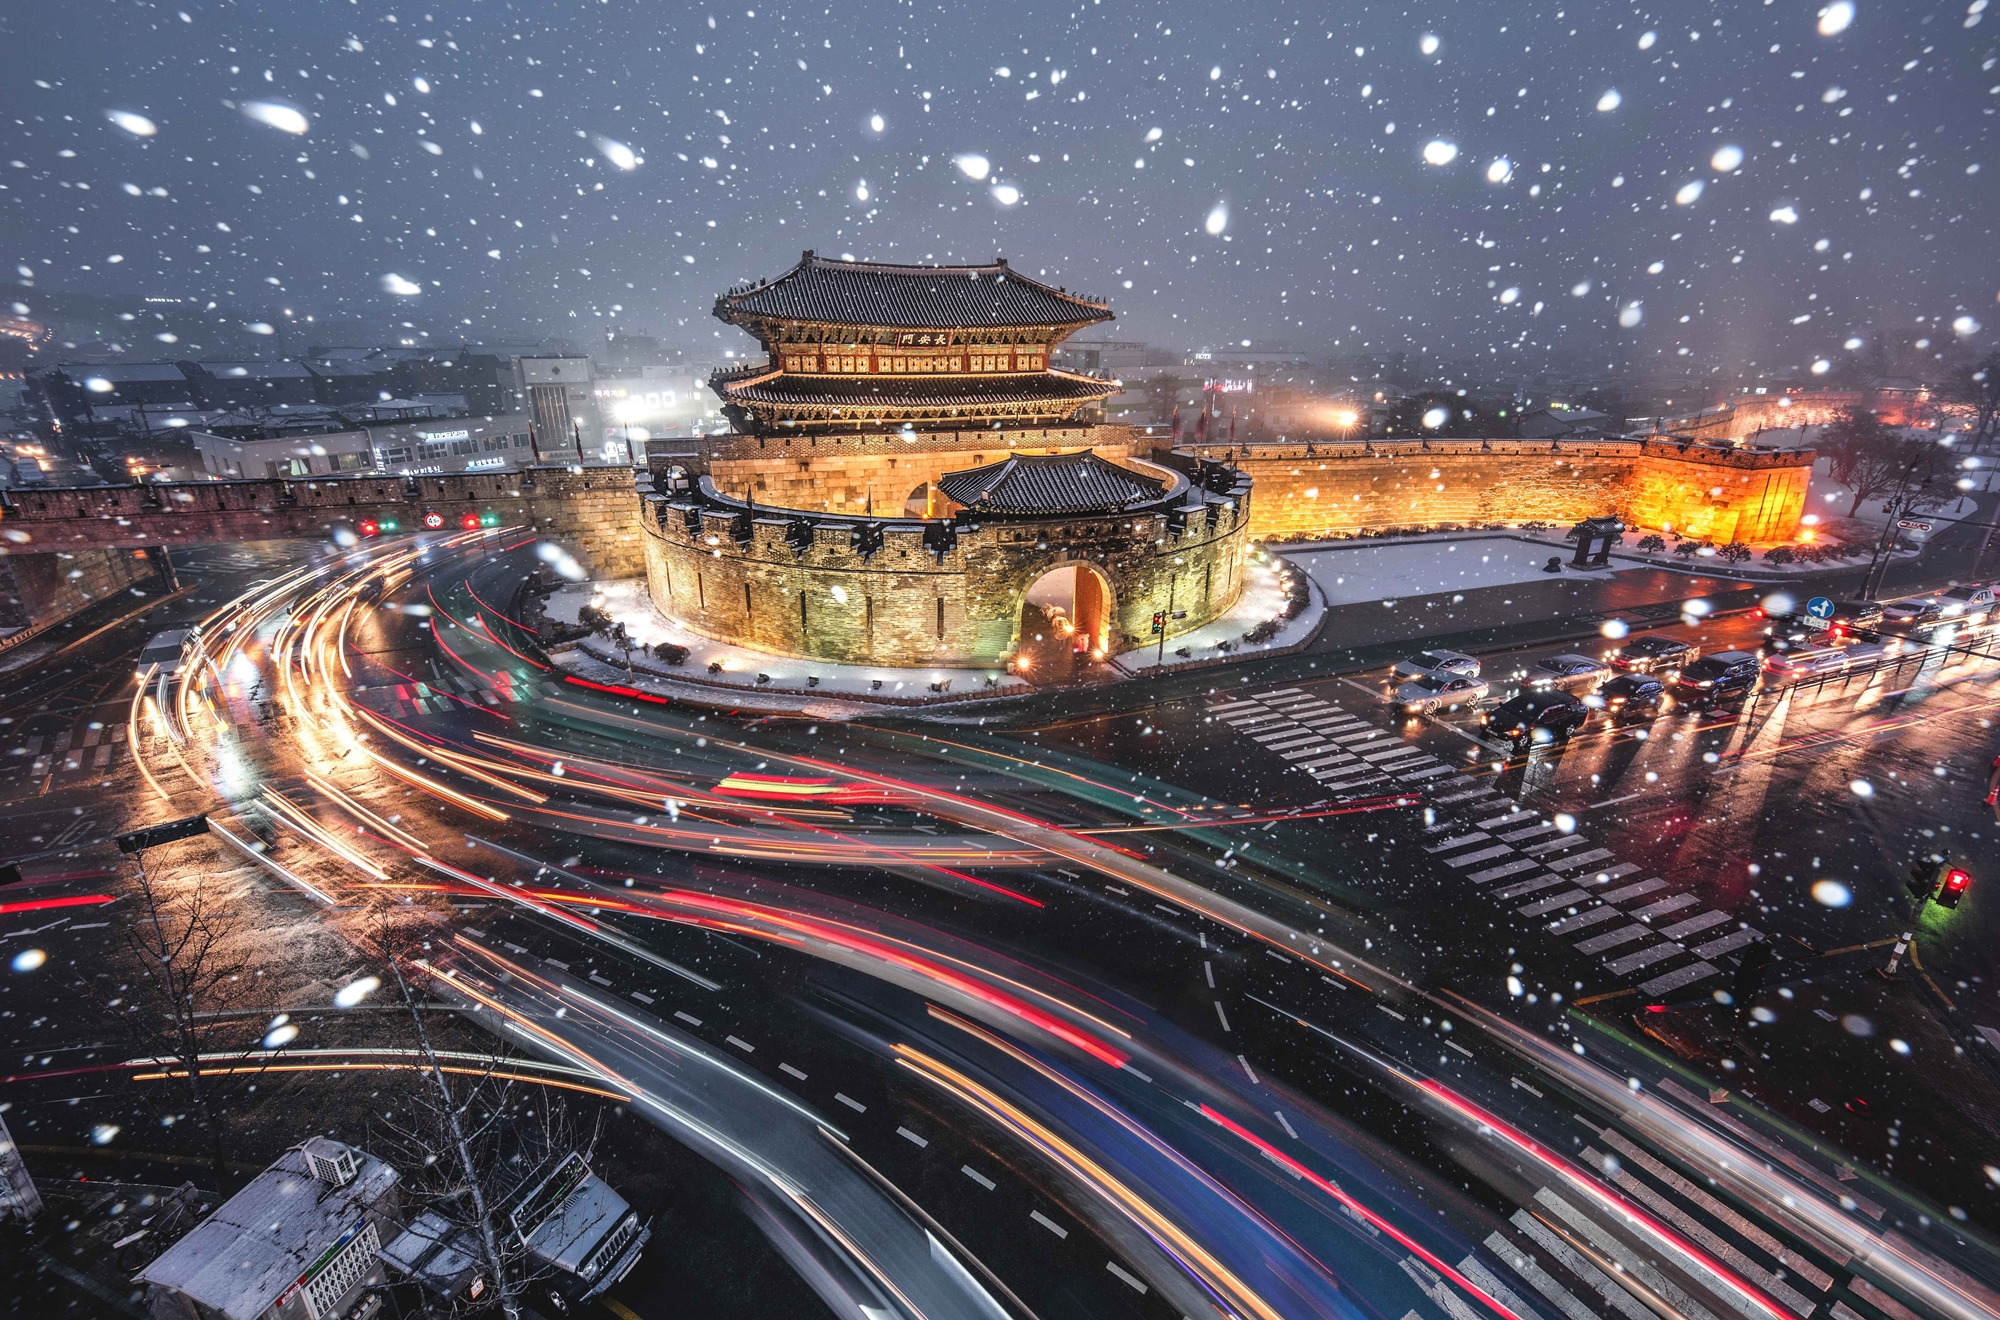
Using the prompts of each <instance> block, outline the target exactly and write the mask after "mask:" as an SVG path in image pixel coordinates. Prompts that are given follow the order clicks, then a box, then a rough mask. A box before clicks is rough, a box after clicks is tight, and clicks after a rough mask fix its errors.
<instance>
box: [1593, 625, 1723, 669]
mask: <svg viewBox="0 0 2000 1320" xmlns="http://www.w3.org/2000/svg"><path fill="white" fill-rule="evenodd" d="M1606 659H1608V660H1609V661H1610V662H1611V667H1612V668H1613V669H1617V670H1621V671H1623V672H1625V673H1628V674H1652V673H1658V672H1660V671H1662V670H1672V669H1681V668H1684V667H1685V666H1687V665H1691V664H1693V663H1694V662H1695V661H1697V660H1699V659H1701V648H1700V647H1699V646H1696V645H1694V644H1693V643H1692V642H1683V641H1681V640H1680V639H1679V638H1675V637H1665V636H1662V635H1660V634H1658V633H1654V634H1653V635H1652V636H1650V637H1639V638H1635V639H1634V640H1632V641H1630V642H1627V643H1626V644H1625V645H1623V646H1621V647H1619V648H1618V649H1617V650H1615V651H1613V652H1612V653H1611V654H1610V655H1609V656H1607V657H1606Z"/></svg>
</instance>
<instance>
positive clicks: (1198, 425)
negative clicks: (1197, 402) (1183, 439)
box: [1194, 408, 1208, 441]
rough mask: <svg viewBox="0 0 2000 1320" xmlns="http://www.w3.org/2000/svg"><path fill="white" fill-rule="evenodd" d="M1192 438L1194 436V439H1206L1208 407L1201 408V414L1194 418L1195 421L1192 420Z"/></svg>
mask: <svg viewBox="0 0 2000 1320" xmlns="http://www.w3.org/2000/svg"><path fill="white" fill-rule="evenodd" d="M1194 438H1195V440H1196V441H1202V440H1206V439H1208V409H1207V408H1203V409H1202V410H1201V416H1199V417H1197V418H1195V421H1194Z"/></svg>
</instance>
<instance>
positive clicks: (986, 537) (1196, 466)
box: [644, 252, 1250, 667]
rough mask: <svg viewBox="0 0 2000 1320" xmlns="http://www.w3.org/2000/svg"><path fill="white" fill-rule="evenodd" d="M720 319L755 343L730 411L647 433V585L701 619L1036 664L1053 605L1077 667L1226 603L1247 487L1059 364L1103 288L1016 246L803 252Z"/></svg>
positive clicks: (718, 625)
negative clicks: (889, 261) (957, 261)
mask: <svg viewBox="0 0 2000 1320" xmlns="http://www.w3.org/2000/svg"><path fill="white" fill-rule="evenodd" d="M715 315H716V316H717V317H718V318H719V319H720V320H722V321H725V322H727V323H728V324H730V325H735V326H739V327H741V328H742V329H744V330H746V331H747V332H749V333H750V334H751V335H752V336H754V337H755V338H756V340H757V341H758V343H759V345H760V346H761V347H762V349H763V350H764V354H763V357H762V359H761V360H758V359H757V357H756V355H754V354H753V355H751V358H752V360H751V361H749V362H748V363H746V364H745V365H743V366H740V367H736V368H734V369H731V370H724V371H718V372H717V373H716V374H715V375H713V376H712V377H711V378H710V382H709V383H710V387H711V388H712V389H713V390H714V392H715V393H716V395H717V396H719V397H720V398H721V400H722V408H723V412H724V414H725V415H726V416H727V417H728V418H729V420H730V423H731V426H732V429H731V430H730V431H729V432H728V433H727V434H724V435H715V436H704V437H699V438H697V439H695V440H693V441H692V442H690V443H687V444H681V443H671V444H666V445H661V444H657V443H655V444H653V445H649V446H648V449H649V451H650V457H649V465H651V466H652V467H653V469H654V472H653V476H654V484H653V487H652V492H651V493H649V494H648V495H647V496H646V500H647V509H648V514H649V516H648V517H647V518H646V519H645V520H644V526H645V531H646V552H647V570H648V572H647V576H648V583H649V587H650V591H651V594H652V597H653V600H654V602H655V604H656V605H657V606H658V607H659V609H660V610H661V611H662V612H663V613H665V614H666V615H667V616H668V617H670V618H673V619H675V620H678V621H679V622H680V623H682V624H683V625H684V626H686V627H687V628H688V629H690V630H691V631H694V632H697V633H700V634H703V635H705V636H710V637H717V638H724V639H728V640H730V641H735V642H739V643H742V644H745V645H749V646H754V647H757V648H759V649H763V650H769V651H775V652H780V653H784V654H791V655H801V656H812V657H821V658H825V659H829V660H838V661H851V662H857V663H875V664H887V665H905V666H917V665H931V664H950V665H962V664H972V665H999V664H1001V663H1003V662H1014V663H1015V664H1016V666H1017V667H1022V665H1023V663H1024V662H1028V663H1032V661H1029V660H1028V657H1027V656H1026V655H1025V653H1024V645H1029V646H1031V645H1032V644H1033V643H1034V639H1035V634H1036V630H1037V628H1040V631H1041V634H1042V639H1043V640H1044V641H1046V640H1047V638H1048V636H1049V631H1050V627H1054V626H1057V625H1058V624H1059V625H1060V631H1061V633H1062V636H1063V637H1064V638H1065V656H1064V661H1065V663H1071V664H1074V663H1086V664H1087V663H1090V662H1093V661H1096V660H1101V659H1103V658H1105V657H1106V656H1107V655H1109V654H1111V653H1113V652H1117V651H1123V650H1128V649H1131V648H1133V647H1136V646H1139V645H1145V644H1151V643H1152V642H1154V641H1155V640H1157V634H1155V633H1154V632H1153V628H1154V626H1155V620H1156V618H1157V619H1159V620H1161V621H1162V622H1161V626H1162V627H1164V628H1165V629H1166V630H1167V632H1168V633H1170V634H1174V633H1180V632H1183V631H1185V630H1188V629H1192V628H1196V627H1199V626H1201V625H1202V624H1203V623H1206V622H1207V621H1209V620H1210V619H1212V618H1214V617H1215V616H1217V615H1218V614H1220V613H1222V612H1223V611H1225V610H1227V609H1228V608H1229V606H1230V605H1232V604H1233V603H1234V602H1235V600H1236V598H1237V595H1238V593H1239V591H1240V588H1241V581H1242V571H1243V564H1244V558H1245V555H1246V553H1247V549H1246V545H1245V541H1246V535H1247V529H1248V525H1249V500H1250V488H1249V483H1248V482H1247V481H1246V480H1243V479H1242V477H1241V475H1240V474H1239V473H1237V472H1236V471H1235V470H1234V469H1233V468H1231V467H1229V466H1228V465H1227V464H1224V463H1214V462H1204V461H1201V460H1196V459H1192V458H1188V457H1185V456H1180V455H1174V454H1169V453H1165V452H1155V451H1154V450H1153V448H1152V442H1151V441H1150V440H1149V439H1148V438H1147V437H1146V436H1144V435H1143V434H1142V433H1140V432H1138V431H1136V430H1134V429H1133V428H1131V427H1125V426H1107V425H1103V424H1100V423H1096V422H1093V421H1090V420H1086V419H1084V418H1083V417H1082V416H1081V414H1083V413H1084V412H1085V411H1086V410H1087V409H1090V408H1092V407H1093V406H1094V405H1096V404H1098V403H1100V402H1101V401H1102V400H1104V399H1105V398H1107V397H1109V396H1111V395H1113V394H1115V393H1117V392H1118V388H1119V386H1118V384H1117V382H1115V381H1107V380H1103V379H1099V378H1097V377H1094V376H1087V375H1081V374H1078V373H1075V372H1070V371H1063V370H1059V369H1057V368H1055V367H1054V366H1052V365H1051V359H1052V356H1053V355H1054V354H1055V352H1056V351H1057V350H1058V349H1059V348H1060V346H1061V345H1062V343H1063V341H1064V340H1065V339H1066V338H1068V337H1069V336H1070V335H1071V334H1073V333H1074V332H1076V331H1077V330H1079V329H1082V328H1083V327H1086V326H1090V325H1095V324H1098V323H1100V322H1104V321H1108V320H1110V319H1111V311H1110V308H1109V307H1108V306H1107V305H1106V304H1105V303H1103V302H1101V301H1097V300H1094V299H1089V298H1084V297H1081V296H1079V295H1075V294H1071V293H1069V292H1068V291H1067V290H1064V289H1060V288H1052V287H1050V286H1048V285H1046V284H1043V283H1041V282H1039V281H1037V280H1034V279H1031V278H1029V277H1027V276H1024V275H1021V274H1020V273H1018V272H1016V271H1015V270H1013V269H1011V268H1010V267H1009V266H1008V264H1007V263H1006V262H1005V261H1004V260H997V261H995V262H993V263H992V264H990V265H984V266H901V265H878V264H873V263H866V262H850V261H832V260H827V259H824V258H820V257H817V256H815V255H814V254H813V253H811V252H807V253H806V254H805V256H804V257H803V258H802V259H801V260H800V262H799V264H798V265H797V266H795V267H794V268H793V269H791V270H790V271H788V272H786V273H785V274H784V275H781V276H779V277H778V278H776V279H774V280H769V281H764V282H761V283H759V284H756V285H754V286H750V287H747V288H741V289H736V290H733V291H731V292H730V293H728V294H725V295H724V296H723V297H721V298H719V299H718V300H717V301H716V305H715ZM1024 625H1026V626H1025V627H1024ZM1024 633H1025V643H1024Z"/></svg>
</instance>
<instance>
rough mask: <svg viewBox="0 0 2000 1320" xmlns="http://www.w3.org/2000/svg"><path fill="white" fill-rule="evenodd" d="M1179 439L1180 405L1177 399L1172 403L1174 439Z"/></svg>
mask: <svg viewBox="0 0 2000 1320" xmlns="http://www.w3.org/2000/svg"><path fill="white" fill-rule="evenodd" d="M1180 438H1181V405H1180V401H1179V400H1178V399H1177V400H1175V401H1174V439H1176V440H1178V439H1180Z"/></svg>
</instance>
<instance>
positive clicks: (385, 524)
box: [376, 518, 396, 532]
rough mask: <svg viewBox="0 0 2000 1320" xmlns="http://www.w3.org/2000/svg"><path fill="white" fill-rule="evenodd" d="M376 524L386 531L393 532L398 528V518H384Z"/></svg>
mask: <svg viewBox="0 0 2000 1320" xmlns="http://www.w3.org/2000/svg"><path fill="white" fill-rule="evenodd" d="M376 526H377V527H380V528H381V529H382V530H383V531H385V532H393V531H395V530H396V520H395V519H393V518H384V519H383V520H382V521H381V522H379V523H377V524H376Z"/></svg>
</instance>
